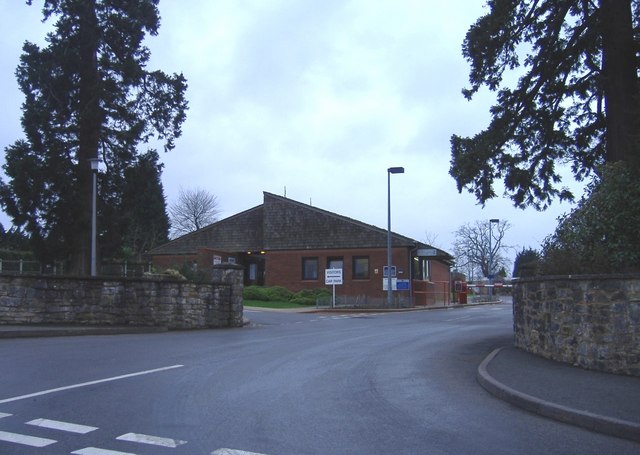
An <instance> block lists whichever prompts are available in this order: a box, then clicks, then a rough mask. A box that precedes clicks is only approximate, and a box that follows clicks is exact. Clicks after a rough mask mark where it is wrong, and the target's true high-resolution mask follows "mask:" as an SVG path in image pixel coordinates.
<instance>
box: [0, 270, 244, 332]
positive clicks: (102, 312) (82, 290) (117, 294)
mask: <svg viewBox="0 0 640 455" xmlns="http://www.w3.org/2000/svg"><path fill="white" fill-rule="evenodd" d="M242 275H243V270H242V267H240V266H236V265H231V264H221V265H216V266H214V268H213V271H212V282H211V283H203V284H196V283H187V282H184V281H176V280H151V279H131V278H121V279H106V278H101V277H95V278H76V277H59V276H24V275H0V324H82V325H131V326H159V327H167V328H169V329H196V328H214V327H215V328H218V327H241V326H242V312H243V308H242V287H243V286H242Z"/></svg>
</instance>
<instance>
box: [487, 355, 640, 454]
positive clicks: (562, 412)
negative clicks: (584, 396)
mask: <svg viewBox="0 0 640 455" xmlns="http://www.w3.org/2000/svg"><path fill="white" fill-rule="evenodd" d="M502 349H504V348H498V349H495V350H494V351H493V352H492V353H491V354H489V355H488V356H487V357H486V358H485V359H484V360H483V361H482V363H481V364H480V365H479V366H478V373H477V375H476V379H477V381H478V383H479V384H480V385H481V386H482V388H484V389H485V390H486V391H487V392H489V393H490V394H492V395H493V396H495V397H497V398H500V399H501V400H504V401H506V402H508V403H511V404H512V405H515V406H518V407H519V408H522V409H525V410H526V411H529V412H534V413H536V414H539V415H542V416H544V417H548V418H551V419H554V420H558V421H560V422H564V423H569V424H571V425H575V426H578V427H582V428H586V429H588V430H591V431H596V432H598V433H604V434H607V435H610V436H616V437H619V438H624V439H630V440H632V441H636V442H640V424H637V423H635V422H629V421H627V420H621V419H616V418H613V417H607V416H603V415H599V414H595V413H592V412H589V411H584V410H578V409H573V408H569V407H567V406H563V405H560V404H557V403H552V402H550V401H546V400H542V399H540V398H537V397H534V396H532V395H528V394H526V393H523V392H520V391H518V390H515V389H513V388H511V387H509V386H508V385H506V384H503V383H501V382H500V381H498V380H497V379H496V378H494V377H493V376H491V374H490V373H489V371H488V366H489V364H490V363H491V361H492V360H493V359H494V358H495V357H496V356H497V355H498V354H499V353H500V351H502Z"/></svg>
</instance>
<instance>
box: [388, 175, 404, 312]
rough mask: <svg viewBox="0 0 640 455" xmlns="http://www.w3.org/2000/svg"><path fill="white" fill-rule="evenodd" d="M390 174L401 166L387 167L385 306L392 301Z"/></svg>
mask: <svg viewBox="0 0 640 455" xmlns="http://www.w3.org/2000/svg"><path fill="white" fill-rule="evenodd" d="M391 174H404V168H403V167H390V168H389V169H387V306H391V303H392V301H393V291H392V290H391Z"/></svg>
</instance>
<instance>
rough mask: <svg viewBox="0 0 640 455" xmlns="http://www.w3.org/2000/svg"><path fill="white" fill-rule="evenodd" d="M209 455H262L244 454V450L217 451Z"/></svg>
mask: <svg viewBox="0 0 640 455" xmlns="http://www.w3.org/2000/svg"><path fill="white" fill-rule="evenodd" d="M211 455H264V454H263V453H257V452H245V451H244V450H235V449H218V450H214V451H213V452H211Z"/></svg>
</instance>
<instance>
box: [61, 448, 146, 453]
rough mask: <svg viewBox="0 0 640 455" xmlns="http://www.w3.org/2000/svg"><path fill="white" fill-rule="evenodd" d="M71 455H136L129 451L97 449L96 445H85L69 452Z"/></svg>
mask: <svg viewBox="0 0 640 455" xmlns="http://www.w3.org/2000/svg"><path fill="white" fill-rule="evenodd" d="M71 454H72V455H136V454H135V453H129V452H118V451H116V450H106V449H99V448H97V447H85V448H84V449H80V450H76V451H75V452H71Z"/></svg>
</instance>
